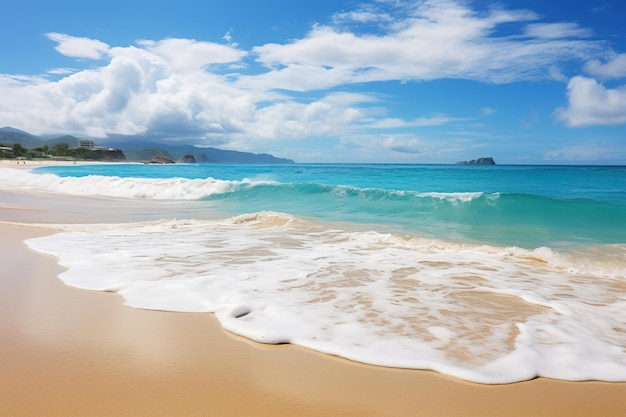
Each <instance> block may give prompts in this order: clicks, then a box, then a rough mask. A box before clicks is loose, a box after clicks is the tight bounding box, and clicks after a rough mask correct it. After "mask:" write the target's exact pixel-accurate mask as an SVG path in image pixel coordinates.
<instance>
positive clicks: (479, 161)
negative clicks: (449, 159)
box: [456, 156, 496, 165]
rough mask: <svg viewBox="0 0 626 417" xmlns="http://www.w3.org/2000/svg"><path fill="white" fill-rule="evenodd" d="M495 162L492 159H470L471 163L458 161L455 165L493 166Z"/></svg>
mask: <svg viewBox="0 0 626 417" xmlns="http://www.w3.org/2000/svg"><path fill="white" fill-rule="evenodd" d="M495 164H496V161H494V160H493V158H492V157H490V156H488V157H486V158H478V159H472V160H471V161H460V162H457V163H456V165H495Z"/></svg>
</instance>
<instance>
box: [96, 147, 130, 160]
mask: <svg viewBox="0 0 626 417" xmlns="http://www.w3.org/2000/svg"><path fill="white" fill-rule="evenodd" d="M93 152H94V155H96V158H95V159H97V160H100V161H107V162H122V161H126V156H125V155H124V152H122V150H121V149H98V150H95V151H93Z"/></svg>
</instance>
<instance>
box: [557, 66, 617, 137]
mask: <svg viewBox="0 0 626 417" xmlns="http://www.w3.org/2000/svg"><path fill="white" fill-rule="evenodd" d="M567 96H568V100H569V105H568V107H566V108H560V109H558V110H557V117H558V118H559V119H560V120H562V121H564V122H565V123H566V124H567V125H568V126H570V127H584V126H593V125H617V124H622V123H626V86H621V87H618V88H614V89H609V88H606V87H604V86H603V85H602V84H599V83H598V82H597V81H596V80H594V79H591V78H587V77H580V76H578V77H574V78H572V79H571V80H570V82H569V84H568V86H567Z"/></svg>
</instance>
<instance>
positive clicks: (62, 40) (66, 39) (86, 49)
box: [46, 32, 109, 59]
mask: <svg viewBox="0 0 626 417" xmlns="http://www.w3.org/2000/svg"><path fill="white" fill-rule="evenodd" d="M46 36H47V37H48V39H50V40H51V41H54V42H57V44H58V45H57V46H56V47H55V48H54V49H56V50H57V51H58V52H59V53H61V54H63V55H65V56H69V57H72V58H88V59H101V58H102V57H103V56H104V55H106V54H107V53H108V51H109V45H107V44H106V43H104V42H102V41H99V40H97V39H90V38H81V37H76V36H70V35H65V34H63V33H55V32H51V33H47V34H46Z"/></svg>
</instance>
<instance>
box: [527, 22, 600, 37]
mask: <svg viewBox="0 0 626 417" xmlns="http://www.w3.org/2000/svg"><path fill="white" fill-rule="evenodd" d="M525 35H526V36H529V37H532V38H538V39H561V38H587V37H589V36H591V35H592V32H591V30H589V29H586V28H581V27H580V26H578V24H576V23H568V22H561V23H533V24H530V25H528V26H526V31H525Z"/></svg>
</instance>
